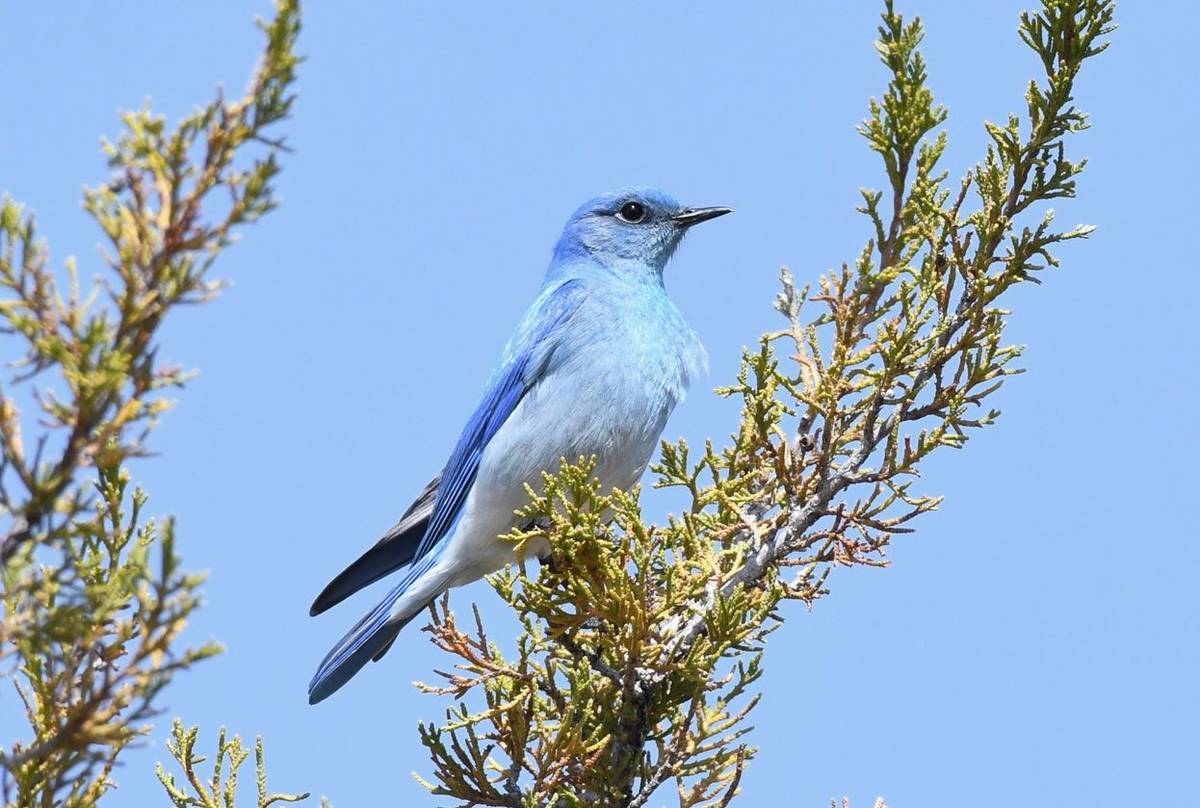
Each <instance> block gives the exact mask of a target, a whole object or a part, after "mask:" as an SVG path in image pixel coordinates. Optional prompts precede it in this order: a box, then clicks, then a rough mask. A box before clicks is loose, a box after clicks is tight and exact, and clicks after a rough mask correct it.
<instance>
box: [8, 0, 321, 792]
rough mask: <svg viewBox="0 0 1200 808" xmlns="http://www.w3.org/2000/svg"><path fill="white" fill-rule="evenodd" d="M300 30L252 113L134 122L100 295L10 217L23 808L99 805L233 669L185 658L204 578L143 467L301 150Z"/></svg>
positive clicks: (272, 56)
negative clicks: (162, 356)
mask: <svg viewBox="0 0 1200 808" xmlns="http://www.w3.org/2000/svg"><path fill="white" fill-rule="evenodd" d="M299 26H300V17H299V6H298V3H297V2H296V0H279V2H278V4H277V7H276V13H275V16H274V18H273V19H272V20H270V21H269V22H267V23H264V24H263V25H262V28H263V32H264V34H265V35H266V46H265V48H264V53H263V56H262V60H261V62H260V64H259V67H258V69H257V70H256V72H255V74H254V77H253V79H252V81H251V82H250V86H249V88H248V89H247V90H246V93H245V95H243V96H242V97H240V98H238V99H236V100H233V101H227V100H226V99H224V98H223V97H221V96H220V95H218V97H217V98H216V99H215V100H214V101H212V102H210V103H209V104H207V105H206V106H204V107H202V108H200V109H198V110H197V111H196V112H195V113H193V114H192V115H191V116H189V117H188V118H186V119H185V120H183V121H182V122H181V123H179V124H178V125H177V126H176V127H174V128H169V127H168V126H167V125H166V124H165V122H164V120H163V119H162V118H161V117H160V116H156V115H154V114H152V113H151V111H150V110H149V109H148V108H147V109H143V110H141V111H139V112H132V113H127V114H125V115H124V116H123V121H124V124H125V131H124V133H123V134H122V135H121V136H120V137H119V138H118V139H117V140H116V142H115V143H106V144H105V146H104V151H105V153H106V154H107V155H108V161H109V165H110V167H111V168H112V169H113V172H114V174H113V178H112V179H111V180H110V181H109V182H108V183H106V184H104V185H102V186H100V187H98V188H94V189H90V190H88V191H86V192H85V193H84V207H85V209H86V210H87V211H88V213H90V214H91V215H92V217H93V218H94V219H95V220H96V222H97V223H98V224H99V226H100V228H101V230H102V231H103V233H104V234H105V236H106V238H107V245H106V251H105V253H104V263H105V264H106V270H107V271H106V273H105V274H104V275H103V276H102V277H100V278H99V279H98V281H97V282H95V283H94V284H93V285H92V286H91V288H90V289H85V288H84V285H83V284H82V283H81V282H80V280H79V277H78V274H77V272H76V267H75V264H74V262H73V261H71V260H68V261H67V265H66V276H67V283H66V285H65V289H64V288H60V286H59V281H60V280H61V279H60V278H58V277H56V275H55V273H54V272H53V271H52V270H50V269H49V268H47V256H46V250H45V248H44V246H43V245H42V244H41V243H40V242H39V241H38V240H37V238H36V233H35V229H34V223H33V219H32V217H31V216H28V215H26V214H25V212H24V211H23V210H22V209H21V207H20V206H19V205H17V204H16V203H14V202H12V201H10V200H8V199H7V198H6V199H5V200H4V201H3V203H2V204H0V323H2V327H3V330H4V332H5V333H7V334H8V335H9V336H10V338H11V340H12V342H13V343H15V344H17V345H19V346H20V349H19V350H20V352H21V354H22V356H21V357H20V359H19V361H18V362H17V363H16V364H17V368H18V370H17V373H16V374H15V375H14V377H13V378H12V379H11V380H10V381H9V382H8V383H7V385H5V386H0V508H2V509H3V512H4V514H5V515H7V516H8V517H9V519H10V526H9V529H8V531H7V533H6V535H4V537H3V539H2V540H0V564H2V569H0V573H2V575H3V578H2V580H3V586H4V589H3V593H2V597H0V601H2V603H3V617H2V619H0V664H2V665H3V667H2V668H0V671H3V675H4V676H5V677H6V678H9V679H11V681H12V684H13V685H14V686H15V687H16V690H17V692H18V693H19V694H20V697H21V699H22V700H23V702H24V706H25V715H26V718H27V720H28V729H27V730H24V731H22V733H21V736H20V737H16V738H13V740H12V741H11V744H10V745H9V746H8V747H7V748H5V749H2V750H0V796H2V797H3V800H4V802H5V803H6V804H10V805H21V806H32V805H39V806H50V805H69V806H88V805H93V804H95V802H96V801H97V800H98V799H99V798H100V797H101V796H102V795H103V794H104V793H106V792H107V791H108V790H109V789H110V788H111V787H112V785H113V783H112V781H111V779H110V775H111V773H112V770H113V767H114V765H115V763H116V761H117V758H118V756H119V755H120V753H121V751H122V750H123V749H125V748H126V747H127V746H128V745H129V744H130V743H131V742H132V741H134V740H135V739H136V738H137V737H138V736H140V735H142V734H144V733H145V732H146V731H147V730H148V726H147V724H146V721H147V720H148V719H149V718H150V717H151V716H153V715H154V714H155V713H156V703H157V697H158V695H159V692H160V691H161V689H162V688H163V687H164V686H165V685H166V684H167V683H168V682H169V681H170V679H171V677H172V676H173V675H174V674H175V673H177V672H179V671H181V670H183V669H186V668H187V667H189V666H190V665H192V664H193V663H195V662H196V661H198V660H201V659H204V658H206V657H209V656H212V655H213V654H215V653H217V651H218V650H219V649H218V648H217V646H216V645H215V644H212V643H208V644H204V645H201V646H199V647H195V648H181V647H179V635H180V632H181V631H182V630H183V627H184V625H185V623H186V621H187V619H188V617H189V616H190V615H191V614H192V612H193V611H194V610H195V609H196V608H197V606H198V604H199V594H198V587H199V585H200V582H201V579H200V577H199V576H195V575H189V574H187V573H185V572H183V571H182V570H181V567H180V560H179V557H178V555H177V553H176V550H175V528H174V523H173V522H172V521H170V520H166V521H163V522H156V521H154V520H151V519H147V518H146V517H145V516H144V514H143V510H144V506H145V503H146V495H145V494H144V493H143V492H142V491H141V490H140V489H137V488H132V489H131V485H130V473H129V469H128V468H127V465H126V464H127V463H128V462H129V461H130V460H131V459H134V458H137V457H139V456H142V455H144V454H145V453H146V451H147V449H146V443H145V441H146V438H147V435H148V433H149V432H150V430H151V429H152V428H153V427H154V426H155V424H156V422H157V419H158V417H159V416H160V415H161V414H162V413H163V412H164V411H166V410H167V409H169V408H170V406H171V402H170V401H169V400H168V399H166V398H165V397H164V393H165V392H166V391H168V390H172V389H177V388H179V387H181V386H182V385H183V384H184V382H185V381H186V380H187V378H188V375H187V374H186V373H184V372H183V371H182V370H181V369H180V368H177V367H170V366H166V365H164V364H162V363H161V362H160V361H159V357H158V353H159V348H158V345H157V342H156V340H157V336H158V333H159V330H160V328H161V326H162V324H163V321H164V319H165V318H166V316H167V314H168V313H169V312H170V311H172V310H173V309H175V308H177V307H179V306H181V305H185V304H190V303H200V302H205V301H208V300H210V299H211V298H212V297H213V296H214V295H215V293H216V292H217V291H218V290H219V288H220V284H219V282H217V281H215V280H213V279H212V278H211V277H210V275H209V270H210V268H211V266H212V264H213V261H214V260H215V259H216V257H217V256H218V255H219V254H220V252H221V251H222V250H223V248H225V247H226V246H228V245H229V244H230V243H231V241H232V240H233V238H234V236H235V231H236V230H237V229H238V228H239V227H240V226H242V225H245V224H249V223H251V222H253V221H255V220H256V219H257V218H258V217H259V216H261V215H262V214H264V213H266V212H267V211H269V210H270V209H271V208H272V207H274V205H275V204H276V199H275V196H274V190H273V187H272V180H273V178H274V177H275V175H276V174H277V173H278V171H279V166H278V163H277V155H278V153H279V152H280V151H281V150H283V148H284V144H283V142H282V141H280V140H277V139H271V138H270V137H268V134H269V132H270V130H271V129H272V127H273V124H276V123H278V122H279V121H281V120H283V119H284V118H286V117H287V115H288V113H289V111H290V109H291V105H292V103H293V99H294V96H293V95H292V91H291V87H292V84H293V81H294V79H295V70H296V66H297V64H298V62H299V60H298V58H297V57H296V55H295V54H294V52H293V46H294V44H295V40H296V36H297V34H298V32H299ZM18 402H22V403H24V402H27V403H28V406H30V407H31V408H33V409H35V410H36V411H37V413H36V423H34V421H33V419H27V418H24V417H23V416H22V414H21V412H20V408H19V406H18ZM30 433H34V435H33V437H32V441H31V442H30V441H27V440H26V436H27V435H29V434H30ZM12 730H13V734H14V735H16V734H17V733H16V731H15V730H16V728H15V727H13V728H12ZM231 754H232V752H231Z"/></svg>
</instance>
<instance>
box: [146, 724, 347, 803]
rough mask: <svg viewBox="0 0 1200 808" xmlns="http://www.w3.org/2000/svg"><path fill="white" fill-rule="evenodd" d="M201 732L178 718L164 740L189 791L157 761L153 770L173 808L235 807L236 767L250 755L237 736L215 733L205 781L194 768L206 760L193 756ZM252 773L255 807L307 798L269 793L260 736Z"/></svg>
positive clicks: (255, 742) (256, 740) (301, 795)
mask: <svg viewBox="0 0 1200 808" xmlns="http://www.w3.org/2000/svg"><path fill="white" fill-rule="evenodd" d="M199 734H200V728H199V727H191V728H190V729H184V728H183V722H182V721H180V720H179V719H178V718H176V719H175V723H174V724H173V725H172V726H171V740H169V741H167V749H168V750H170V752H171V757H173V758H175V762H176V763H178V764H179V768H180V769H182V770H183V775H184V779H185V780H186V781H187V788H189V789H191V793H188V791H186V790H184V789H183V788H180V787H179V785H177V784H176V782H175V778H174V777H173V776H172V775H170V774H167V772H166V770H165V769H164V768H163V766H162V764H161V763H160V764H158V766H157V767H156V768H155V772H156V773H157V774H158V780H159V782H161V783H162V784H163V788H165V789H166V790H167V796H168V797H170V799H171V804H172V805H173V806H175V808H234V805H235V799H236V797H237V786H238V780H237V778H238V769H240V768H241V766H242V764H243V763H245V762H246V759H247V758H248V757H250V750H248V749H246V747H245V746H243V745H242V739H241V738H240V737H238V736H237V735H234V736H233V740H232V741H226V740H225V728H224V727H221V732H220V734H219V735H218V736H217V756H216V759H215V760H214V761H213V767H212V775H211V776H210V777H209V778H208V780H205V779H204V778H203V777H201V776H200V774H199V772H197V771H196V767H197V766H199V765H200V764H202V763H204V762H205V759H204V758H202V757H198V756H197V755H196V736H198V735H199ZM254 772H255V784H256V785H257V787H258V802H257V803H256V805H257V806H258V808H267V806H268V805H275V804H276V803H282V802H301V801H303V800H306V799H308V796H309V795H308V794H307V793H305V794H268V793H267V772H266V767H265V765H264V763H263V744H262V738H261V737H258V738H255V739H254ZM321 805H322V806H326V808H327V807H328V805H329V803H327V802H326V801H325V800H321Z"/></svg>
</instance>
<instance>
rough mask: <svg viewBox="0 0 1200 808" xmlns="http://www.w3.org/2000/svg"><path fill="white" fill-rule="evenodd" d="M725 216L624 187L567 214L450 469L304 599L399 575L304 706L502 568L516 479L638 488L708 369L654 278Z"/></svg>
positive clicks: (337, 594)
mask: <svg viewBox="0 0 1200 808" xmlns="http://www.w3.org/2000/svg"><path fill="white" fill-rule="evenodd" d="M728 212H729V209H728V208H684V207H682V206H680V205H679V204H678V203H677V202H675V200H673V199H672V198H671V197H670V196H668V195H667V194H665V193H663V192H662V191H658V190H655V189H636V188H635V189H626V190H623V191H618V192H616V193H612V194H606V195H604V196H600V197H597V198H595V199H593V200H591V201H590V202H588V203H586V204H585V205H583V206H582V207H580V208H579V209H578V210H577V211H576V212H575V213H574V214H573V215H572V216H571V218H570V219H569V220H568V221H567V225H566V227H565V228H564V229H563V234H562V236H561V237H560V239H559V241H558V243H557V244H556V245H555V248H554V254H553V258H552V260H551V263H550V268H549V270H548V271H547V273H546V278H545V280H544V281H543V285H542V289H541V292H540V294H539V295H538V297H537V299H536V300H535V301H534V303H533V305H532V306H531V307H530V309H529V311H528V312H526V314H525V316H524V318H523V319H522V320H521V322H520V324H519V325H518V326H517V330H516V333H515V334H514V336H513V338H512V339H511V340H510V342H509V344H508V346H507V347H506V348H505V350H504V354H503V356H502V357H501V361H500V365H499V367H498V368H497V370H496V372H495V373H494V374H493V376H492V379H491V381H490V382H489V384H488V387H487V390H486V392H485V393H484V396H483V400H482V403H481V404H480V405H479V407H478V409H476V411H475V413H474V414H473V415H472V416H471V418H470V420H469V421H468V422H467V426H466V428H465V429H464V430H463V432H462V435H461V437H460V438H459V441H458V444H457V445H456V446H455V448H454V452H453V453H452V454H451V456H450V459H449V461H448V462H447V463H446V467H445V468H444V469H443V471H442V472H441V474H440V475H439V476H438V477H435V478H434V481H433V482H431V483H430V486H429V487H427V489H426V491H425V492H424V493H423V494H422V496H421V497H420V498H418V501H417V502H416V503H414V505H413V506H412V507H411V508H410V509H409V511H408V512H407V513H406V514H405V516H404V518H403V519H401V521H400V523H398V524H397V526H396V527H394V528H393V529H392V530H391V531H389V533H388V534H387V535H385V536H384V538H383V539H381V540H380V542H378V543H377V544H376V545H375V547H373V548H371V549H370V550H368V551H367V553H365V554H364V555H363V556H362V557H361V558H359V559H358V560H357V561H355V562H354V563H353V564H351V565H350V566H349V567H347V569H346V570H344V571H343V572H342V573H341V574H340V575H338V576H337V577H336V578H335V579H334V580H333V581H332V582H331V583H330V585H329V586H327V587H326V589H325V591H323V592H322V593H321V595H319V596H318V597H317V599H316V601H314V603H313V607H312V613H313V614H317V613H319V612H321V611H324V610H325V609H327V608H329V607H330V606H332V605H334V604H335V603H337V602H339V601H340V600H342V599H343V598H345V597H347V596H348V595H350V594H352V593H353V592H354V591H357V589H359V588H361V587H363V586H366V585H367V584H369V583H371V582H373V581H374V580H377V579H378V578H380V577H382V576H383V575H386V574H388V573H390V572H392V571H394V570H396V569H398V567H399V566H400V565H403V564H407V565H408V569H407V570H406V571H405V573H404V575H403V578H402V579H401V580H400V582H399V584H398V585H397V586H396V587H395V588H393V589H392V590H391V591H390V592H389V593H388V595H387V596H386V597H385V598H384V599H383V601H381V602H380V603H379V604H378V605H377V606H376V607H375V608H374V609H372V610H371V611H370V612H368V613H367V614H366V615H365V616H364V617H363V618H362V619H361V620H360V621H359V622H358V623H357V624H356V625H355V626H354V627H353V628H352V629H351V630H350V631H349V632H348V633H347V634H346V636H345V637H343V638H342V640H341V641H340V642H338V644H337V645H336V646H334V648H333V649H332V650H330V652H329V653H328V654H327V655H326V657H325V659H324V661H322V663H321V666H320V667H319V668H318V670H317V673H316V675H315V676H314V677H313V679H312V682H311V683H310V684H309V702H310V703H314V704H315V703H316V702H318V701H321V700H322V699H324V698H326V697H327V696H329V695H330V694H331V693H333V692H334V691H336V690H337V689H338V688H340V687H341V686H342V685H343V684H345V683H346V682H347V681H348V680H349V679H350V678H351V677H352V676H353V675H354V674H355V673H357V672H358V670H359V669H361V668H362V666H363V665H365V664H366V663H367V662H368V661H369V660H371V659H379V658H380V657H381V656H382V655H383V654H384V653H386V652H387V650H388V648H390V647H391V644H392V642H394V640H395V638H396V635H397V634H398V633H399V632H400V629H402V628H403V627H404V625H406V624H407V623H408V622H409V621H410V620H412V619H413V617H415V616H416V615H417V614H418V613H419V612H420V611H421V610H422V609H423V608H424V607H425V606H426V605H427V604H428V603H429V601H430V600H432V599H433V598H434V597H436V596H437V595H439V594H441V593H442V592H444V591H445V590H446V589H448V588H451V587H454V586H459V585H462V584H464V583H468V582H470V581H473V580H476V579H478V578H480V577H482V576H483V575H486V574H487V573H488V572H492V571H494V570H496V569H499V568H500V567H501V566H503V565H504V564H505V563H506V562H508V561H510V560H512V550H511V547H510V546H508V545H507V544H505V543H503V542H500V541H498V540H497V536H499V535H500V534H502V533H505V532H507V531H508V530H509V529H510V528H511V527H512V524H513V511H514V510H515V509H517V508H519V507H520V506H521V505H523V504H524V500H525V493H524V486H525V484H526V483H529V484H534V485H536V484H537V483H538V482H539V481H540V479H541V472H542V471H546V470H553V469H554V468H555V467H556V466H557V464H558V460H559V458H562V457H568V458H574V457H578V456H580V455H585V456H588V455H595V456H596V457H597V458H598V465H597V469H596V473H597V475H598V476H599V478H600V480H601V481H602V482H603V483H604V484H605V485H606V486H611V487H619V488H628V487H630V486H632V485H633V484H634V483H636V482H637V480H638V478H639V477H640V476H641V474H642V472H643V471H644V470H645V468H646V464H647V463H648V462H649V459H650V456H651V453H652V452H653V450H654V447H655V445H656V444H657V441H658V439H659V436H660V435H661V433H662V430H663V427H664V426H665V425H666V419H667V417H668V416H669V415H670V413H671V411H672V409H674V407H675V405H676V403H678V402H679V401H680V400H681V399H682V397H683V395H684V393H685V391H686V389H687V386H688V382H689V381H690V379H691V378H692V377H693V376H694V375H695V374H696V373H697V372H698V371H699V370H700V368H701V367H702V366H703V365H704V362H705V355H704V349H703V348H702V347H701V346H700V343H699V341H698V340H697V339H696V336H695V334H694V333H693V332H692V330H691V328H690V327H689V326H688V325H687V323H686V322H685V321H684V320H683V317H682V316H681V315H680V314H679V311H678V310H677V309H676V308H675V306H674V304H672V303H671V301H670V299H669V298H668V297H667V294H666V290H665V288H664V286H663V281H662V273H663V270H664V268H665V267H666V264H667V261H668V260H669V259H670V257H671V255H672V254H673V253H674V251H675V248H676V247H677V246H678V244H679V241H680V239H681V238H682V237H683V234H684V232H686V230H687V229H688V228H689V227H691V226H692V225H694V224H696V223H698V222H701V221H705V220H707V219H711V218H714V217H716V216H720V215H722V214H724V213H728ZM417 535H420V539H419V541H418V540H417V539H416V537H417ZM543 549H544V548H543Z"/></svg>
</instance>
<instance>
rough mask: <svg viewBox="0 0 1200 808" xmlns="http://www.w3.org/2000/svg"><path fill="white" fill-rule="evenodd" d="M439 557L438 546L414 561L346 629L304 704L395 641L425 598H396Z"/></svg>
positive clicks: (334, 686)
mask: <svg viewBox="0 0 1200 808" xmlns="http://www.w3.org/2000/svg"><path fill="white" fill-rule="evenodd" d="M440 556H441V552H440V548H439V549H435V550H434V552H432V553H430V554H428V555H426V556H425V557H424V558H422V559H421V560H420V561H418V562H417V563H416V564H415V565H414V566H413V567H412V568H411V569H410V570H409V571H408V572H407V573H406V574H405V576H404V580H402V581H401V582H400V583H399V584H398V585H397V586H396V588H395V589H393V590H392V591H391V592H389V593H388V595H387V597H385V598H384V599H383V600H382V601H381V602H380V603H379V604H378V605H377V606H376V607H375V608H374V609H372V610H371V611H369V612H367V613H366V614H365V615H363V617H362V619H361V620H359V621H358V622H357V623H355V624H354V628H352V629H350V630H349V631H348V632H346V635H345V636H344V637H342V639H340V640H338V643H337V645H335V646H333V648H331V649H329V653H328V654H326V655H325V658H324V659H323V660H321V665H320V667H318V668H317V673H316V675H314V676H313V678H312V681H311V682H309V683H308V703H309V704H316V703H317V702H319V701H323V700H324V699H327V698H329V696H331V695H333V693H335V692H336V691H337V690H338V688H340V687H341V686H342V685H344V684H346V682H348V681H350V679H351V677H353V676H354V674H356V673H358V672H359V671H360V670H362V668H363V666H364V665H366V664H367V662H369V661H370V660H371V659H379V657H381V656H383V655H384V654H386V653H387V650H388V649H389V648H391V647H392V643H393V642H395V641H396V635H397V634H399V633H400V629H402V628H404V627H405V626H407V625H408V624H409V623H410V622H411V621H412V619H413V618H414V617H416V616H417V615H418V614H420V613H421V612H422V611H423V610H424V608H425V606H426V605H428V603H429V601H424V602H423V603H421V604H420V605H416V604H408V603H406V604H401V603H400V600H401V598H403V597H404V594H405V593H406V592H407V591H408V589H409V587H411V586H412V585H413V584H415V583H416V582H417V581H418V580H419V579H420V578H421V576H423V575H425V574H426V573H428V572H429V570H430V569H431V568H432V567H433V565H434V564H436V563H437V561H438V558H439V557H440Z"/></svg>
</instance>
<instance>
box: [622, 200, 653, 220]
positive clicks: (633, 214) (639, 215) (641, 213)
mask: <svg viewBox="0 0 1200 808" xmlns="http://www.w3.org/2000/svg"><path fill="white" fill-rule="evenodd" d="M617 218H619V219H621V220H623V221H626V222H629V223H630V224H637V223H638V222H640V221H642V220H643V219H645V218H646V206H645V205H643V204H642V203H641V202H626V203H625V204H624V205H622V206H621V209H620V210H619V211H617Z"/></svg>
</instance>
